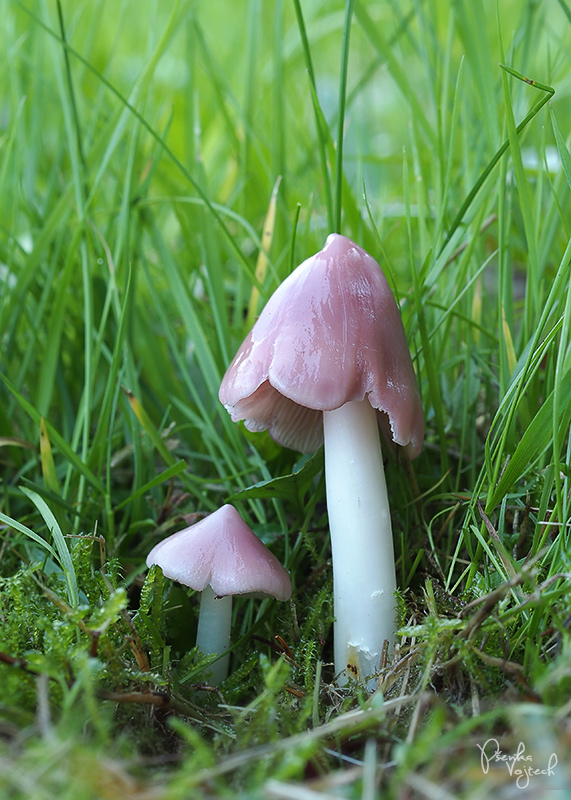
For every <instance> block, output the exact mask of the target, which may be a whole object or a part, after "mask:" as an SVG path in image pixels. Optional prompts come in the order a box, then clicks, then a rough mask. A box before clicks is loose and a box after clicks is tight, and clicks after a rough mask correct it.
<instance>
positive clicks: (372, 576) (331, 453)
mask: <svg viewBox="0 0 571 800" xmlns="http://www.w3.org/2000/svg"><path fill="white" fill-rule="evenodd" d="M323 428H324V441H325V484H326V491H327V512H328V516H329V528H330V533H331V549H332V557H333V597H334V614H335V625H334V655H335V671H336V673H337V681H338V683H339V684H341V685H343V684H345V683H347V680H348V677H349V675H352V676H353V677H355V678H357V679H358V680H366V679H367V678H368V676H371V675H372V674H373V673H375V672H376V671H377V670H378V669H379V666H380V660H381V653H382V650H383V646H384V642H385V640H388V642H389V646H392V644H393V639H394V628H395V598H394V592H395V589H396V578H395V560H394V550H393V538H392V530H391V517H390V512H389V502H388V497H387V486H386V482H385V473H384V469H383V458H382V453H381V442H380V436H379V429H378V425H377V415H376V411H375V410H374V409H373V408H372V406H371V405H370V403H369V402H368V401H367V400H364V401H362V402H359V401H352V402H349V403H346V404H345V405H343V406H341V408H338V409H335V410H333V411H324V412H323ZM375 686H376V679H375V678H369V680H367V688H368V689H369V691H373V690H374V689H375Z"/></svg>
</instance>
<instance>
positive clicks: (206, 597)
mask: <svg viewBox="0 0 571 800" xmlns="http://www.w3.org/2000/svg"><path fill="white" fill-rule="evenodd" d="M231 624H232V595H227V596H226V597H217V596H216V595H215V594H214V591H213V589H212V587H211V586H210V585H208V586H206V587H205V588H204V590H203V592H202V596H201V598H200V614H199V617H198V632H197V634H196V645H197V647H198V649H199V650H200V651H201V652H203V653H207V654H208V655H210V654H212V655H215V654H221V653H225V652H226V651H227V650H228V648H229V647H230V628H231ZM228 662H229V655H225V656H223V657H222V658H219V659H218V661H215V662H214V663H213V664H212V666H210V667H209V669H208V672H207V675H208V680H209V682H210V683H211V684H212V685H213V686H216V685H217V684H219V683H220V681H223V680H224V678H226V677H227V675H228Z"/></svg>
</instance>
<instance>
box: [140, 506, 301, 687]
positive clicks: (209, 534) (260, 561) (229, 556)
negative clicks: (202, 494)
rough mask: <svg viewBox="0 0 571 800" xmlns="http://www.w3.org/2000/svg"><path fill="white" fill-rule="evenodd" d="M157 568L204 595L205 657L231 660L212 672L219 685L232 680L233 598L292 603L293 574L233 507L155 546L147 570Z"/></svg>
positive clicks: (201, 644)
mask: <svg viewBox="0 0 571 800" xmlns="http://www.w3.org/2000/svg"><path fill="white" fill-rule="evenodd" d="M153 564H157V565H158V566H159V567H161V569H162V571H163V573H164V574H165V575H166V577H167V578H170V579H171V580H173V581H178V582H179V583H182V584H184V585H185V586H190V587H191V588H192V589H195V590H196V591H197V592H202V595H201V598H200V613H199V617H198V633H197V637H196V644H197V646H198V648H199V650H201V651H202V652H203V653H207V654H213V655H214V654H218V655H222V654H225V655H223V656H222V658H219V659H217V660H216V661H215V662H214V663H213V664H212V665H211V667H210V670H209V680H210V682H211V683H212V684H213V685H216V684H218V683H220V681H222V680H224V678H225V677H226V676H227V674H228V658H229V656H228V653H227V651H228V649H229V647H230V627H231V620H232V595H235V594H256V595H258V594H261V595H270V596H272V597H275V598H276V599H277V600H289V598H290V597H291V581H290V578H289V575H288V573H287V572H286V570H285V569H284V568H283V567H282V565H281V564H280V562H279V561H278V559H277V558H276V557H275V556H274V555H273V553H271V552H270V551H269V550H268V548H267V547H266V546H265V545H264V544H263V543H262V542H261V541H260V539H258V537H257V536H256V534H255V533H254V532H253V531H252V530H250V528H249V527H248V526H247V525H246V523H245V522H244V520H243V519H242V517H241V516H240V514H239V513H238V512H237V511H236V509H235V508H234V507H233V506H230V505H224V506H222V507H221V508H219V509H218V510H217V511H215V512H214V513H213V514H210V515H209V516H208V517H205V518H204V519H202V520H200V522H197V523H196V524H195V525H191V526H190V527H189V528H185V529H184V530H182V531H178V533H174V534H173V535H172V536H168V537H167V538H166V539H163V541H162V542H159V543H158V544H157V545H155V547H153V549H152V550H151V552H150V553H149V555H148V556H147V566H148V567H151V566H152V565H153Z"/></svg>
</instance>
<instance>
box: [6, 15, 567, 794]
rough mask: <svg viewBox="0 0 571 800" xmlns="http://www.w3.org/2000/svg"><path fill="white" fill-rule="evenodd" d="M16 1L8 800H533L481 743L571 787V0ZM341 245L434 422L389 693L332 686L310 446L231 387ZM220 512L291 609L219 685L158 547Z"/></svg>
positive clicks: (402, 519) (409, 537) (397, 482)
mask: <svg viewBox="0 0 571 800" xmlns="http://www.w3.org/2000/svg"><path fill="white" fill-rule="evenodd" d="M0 9H1V12H2V13H1V15H0V20H1V22H0V31H1V33H0V41H1V42H2V45H3V47H2V51H3V53H4V58H3V59H2V61H1V63H0V75H1V81H0V87H1V88H0V337H1V338H0V341H1V347H0V379H1V380H0V476H1V481H2V494H1V499H0V588H1V595H0V633H1V637H0V638H1V644H0V677H1V685H2V693H1V696H0V794H1V795H2V796H3V797H7V798H8V797H9V798H34V800H35V798H38V800H41V799H42V798H46V800H47V798H52V797H61V798H70V799H71V798H73V799H74V800H77V799H78V798H79V799H80V800H81V799H82V798H86V799H87V798H101V797H105V798H107V797H109V798H113V797H125V796H129V797H134V798H135V797H136V798H141V799H143V798H145V799H146V798H152V799H153V800H155V798H157V800H159V799H160V800H163V798H164V800H171V799H172V800H174V799H175V798H179V797H180V798H186V797H189V796H191V795H192V797H207V796H208V797H211V796H220V797H244V798H258V797H259V798H291V800H295V798H302V799H303V800H306V799H307V800H310V798H313V800H317V798H319V797H322V798H324V800H325V799H326V798H330V797H333V796H335V797H347V798H362V799H363V800H373V798H376V797H379V798H380V797H383V798H384V797H390V798H401V797H402V798H404V797H419V798H421V797H437V796H438V797H447V796H450V797H474V798H476V797H482V796H496V795H497V796H500V795H499V793H500V792H501V791H504V792H509V791H510V787H511V789H513V791H518V790H517V788H516V789H514V785H515V778H514V776H510V774H509V771H508V769H507V767H506V765H505V763H502V762H491V763H490V764H489V771H488V772H487V774H484V772H483V770H482V766H481V761H482V759H481V752H480V749H479V745H480V746H484V744H485V742H486V741H487V740H489V739H491V738H496V739H498V741H499V742H500V743H501V748H502V750H503V752H504V753H505V754H508V755H513V754H514V753H516V752H517V749H518V745H519V743H520V742H523V743H524V744H525V747H526V753H527V754H529V755H531V757H532V759H533V762H532V766H533V767H535V768H537V769H543V768H545V767H546V766H547V763H548V760H549V757H550V755H551V754H552V753H555V754H556V755H557V758H558V764H557V766H556V768H555V770H554V775H553V776H550V777H544V778H542V777H541V776H532V777H531V778H530V787H531V789H533V790H535V791H536V792H537V793H538V794H537V795H533V796H542V792H544V791H545V789H555V788H560V789H561V788H566V789H567V790H568V791H569V783H570V782H571V775H570V774H569V767H568V764H569V763H571V746H570V744H569V743H570V741H571V738H570V737H571V679H570V674H571V673H570V670H571V638H570V633H569V629H570V622H569V620H570V615H571V600H570V597H571V594H570V592H569V586H570V583H569V582H570V579H571V543H570V533H569V531H570V525H571V507H570V506H571V499H570V498H571V491H570V489H571V486H570V480H571V467H570V463H571V439H570V437H569V426H570V423H571V403H570V402H569V398H570V396H571V331H570V324H571V322H570V312H571V288H570V287H571V267H570V264H571V224H570V222H569V220H570V211H571V196H570V189H571V155H570V152H569V148H570V137H569V131H570V129H571V112H570V110H569V102H568V100H569V92H570V86H571V63H570V61H569V56H568V54H569V52H570V46H571V11H570V9H569V7H568V5H567V3H566V2H564V0H559V1H557V0H544V2H542V3H535V2H516V0H502V2H500V3H498V8H497V9H496V5H495V4H494V3H488V2H483V0H470V2H468V0H458V2H455V3H445V2H443V0H424V2H423V1H422V0H418V1H417V0H411V1H410V2H406V3H404V4H399V3H393V2H387V3H372V2H368V1H367V0H355V2H354V3H353V2H348V3H347V4H346V5H344V4H343V3H340V2H334V3H327V4H324V3H317V2H313V1H309V0H308V1H307V2H298V0H294V2H293V3H286V2H284V1H283V0H276V2H275V3H263V2H261V1H260V0H248V2H244V3H242V4H236V3H229V2H227V0H215V2H208V3H207V2H191V1H190V0H178V2H174V3H166V4H165V3H163V4H161V3H158V2H155V0H139V2H137V3H135V2H133V0H119V2H116V3H110V2H100V3H93V2H92V3H88V2H82V3H71V2H68V1H67V0H60V1H59V2H54V3H48V2H46V0H40V1H39V2H37V3H34V2H28V3H25V2H23V3H21V4H20V3H19V2H17V1H16V0H3V2H2V3H0ZM349 34H350V35H349ZM500 65H504V66H503V67H502V66H500ZM524 79H526V80H524ZM526 81H527V82H526ZM341 138H342V140H341ZM280 177H281V181H280V182H279V185H278V188H277V190H276V191H275V192H274V190H275V187H276V184H277V181H278V179H279V178H280ZM273 193H274V194H273ZM272 198H273V199H272ZM272 204H275V207H274V206H273V205H272ZM270 209H272V212H271V213H272V214H273V213H275V219H274V221H273V223H270V224H271V225H272V227H273V233H272V236H271V239H270V237H268V235H267V234H266V235H264V230H265V228H267V224H266V225H265V220H266V218H268V220H271V215H270V216H268V217H267V215H268V211H269V210H270ZM333 229H337V230H339V231H340V232H342V233H344V234H346V235H347V236H350V237H351V238H353V239H355V240H356V241H358V242H359V243H360V244H362V245H363V246H364V247H365V248H366V249H367V250H369V251H370V252H371V253H372V254H373V255H374V256H375V257H376V258H377V259H378V261H379V263H380V264H381V266H382V267H383V269H384V270H385V272H386V274H387V277H388V279H389V282H390V284H391V286H392V288H393V289H394V292H395V295H396V296H397V298H398V299H399V303H400V306H401V309H402V315H403V320H404V323H405V327H406V331H407V336H408V340H409V343H410V346H411V352H412V354H413V358H414V363H415V367H416V370H417V373H418V376H419V383H420V387H421V393H422V398H423V406H424V411H425V417H426V424H427V436H426V442H425V447H424V450H423V453H422V454H421V456H420V457H419V458H418V459H417V460H416V461H415V462H413V464H412V465H409V464H406V463H404V460H403V459H402V458H400V457H397V458H394V457H392V456H391V455H390V454H389V455H388V464H387V479H388V484H389V495H390V497H391V502H392V509H393V528H394V533H395V550H396V557H397V575H398V583H399V590H400V601H399V602H400V607H401V612H402V615H401V629H400V636H399V646H398V648H397V652H396V653H395V656H394V658H393V660H392V661H390V662H389V663H388V664H387V665H386V666H385V667H383V670H382V673H381V676H380V681H379V691H378V692H377V693H376V694H375V695H373V696H372V697H371V698H369V697H367V696H366V695H364V694H363V693H362V692H361V691H360V690H359V688H358V687H353V688H351V689H349V690H343V691H341V690H340V689H338V688H337V687H336V686H335V685H334V684H333V678H334V675H333V668H332V664H331V659H332V648H331V622H332V601H331V577H330V568H329V563H328V559H329V543H328V537H327V519H326V514H325V507H324V496H325V495H324V486H323V479H322V464H321V458H320V455H319V454H318V455H317V456H316V457H315V458H313V459H312V460H310V461H305V460H303V459H301V458H300V456H299V455H298V454H296V453H293V452H291V451H284V450H282V449H281V448H280V447H278V446H277V445H276V444H275V443H273V442H272V440H271V439H270V438H269V437H268V436H267V435H266V434H249V433H248V432H247V431H245V430H244V428H243V427H242V426H240V425H235V424H234V423H232V422H231V420H230V418H229V416H228V414H227V413H226V412H225V411H224V409H223V408H222V407H221V406H220V404H219V402H218V400H217V392H218V387H219V384H220V380H221V377H222V375H223V374H224V371H225V369H226V367H227V365H228V363H229V361H230V359H231V358H232V356H233V354H234V353H235V351H236V349H237V348H238V346H239V344H240V343H241V341H242V339H243V337H244V336H245V334H246V333H247V330H248V322H247V320H248V319H250V320H251V319H252V318H253V316H254V315H255V314H256V313H258V312H259V310H260V309H261V307H262V305H263V302H264V301H265V300H267V298H268V297H269V296H270V295H271V293H272V292H273V291H274V289H275V288H276V287H277V286H278V285H279V283H280V282H281V280H283V278H284V277H285V276H286V275H287V274H288V273H289V272H290V270H291V268H292V266H294V265H296V264H297V263H299V262H300V261H302V260H303V259H305V258H306V257H307V256H309V255H311V254H312V253H314V252H316V251H317V250H319V249H320V248H321V247H322V245H323V242H324V240H325V238H326V236H327V234H328V233H329V232H330V231H331V230H333ZM260 253H261V254H262V257H261V258H260ZM253 289H256V290H257V292H258V293H259V295H258V294H257V293H256V292H253ZM229 499H230V500H231V502H233V503H234V504H235V505H236V506H237V508H238V509H239V511H240V512H241V513H242V514H243V515H244V516H245V518H246V519H247V520H248V522H249V523H250V524H251V525H252V527H253V528H254V530H255V531H256V532H257V533H258V535H260V537H261V538H262V539H263V541H264V542H266V544H268V545H269V546H270V547H271V549H272V550H273V551H274V552H275V553H276V555H277V556H278V557H279V558H280V560H281V561H282V562H283V563H284V564H285V565H286V567H287V568H288V569H289V570H290V572H291V576H292V582H293V586H294V594H293V599H292V604H291V605H288V604H278V603H273V602H272V603H270V602H269V601H264V602H261V603H260V601H254V600H246V599H244V600H238V601H236V602H235V606H234V608H235V610H234V628H233V637H234V638H233V649H232V662H231V666H232V669H231V674H230V676H229V678H228V680H227V681H226V682H225V683H224V684H223V685H222V686H221V687H220V690H219V691H215V692H213V691H208V690H207V689H206V688H205V687H204V686H203V684H202V683H201V680H202V679H201V673H202V670H203V668H204V665H205V662H204V659H203V658H202V657H201V656H200V655H199V654H198V653H197V652H196V650H195V649H194V648H193V644H194V637H195V631H196V624H197V611H198V605H197V600H196V596H195V595H193V593H192V592H185V591H183V590H182V589H181V588H180V587H177V586H174V585H172V584H170V582H169V581H166V580H164V579H162V577H161V576H160V574H157V573H156V572H155V571H154V570H151V571H150V572H149V573H148V574H147V572H146V569H145V557H146V554H147V553H148V552H149V550H150V548H151V547H152V546H153V545H154V544H155V543H156V542H157V541H159V540H160V539H161V538H162V537H164V536H166V535H168V534H169V533H171V532H173V531H175V530H177V529H179V528H181V527H184V526H185V525H187V524H190V523H191V522H192V521H193V520H194V519H196V517H195V515H196V514H203V513H206V512H209V511H212V510H214V509H216V508H217V507H218V506H219V505H221V504H222V503H223V502H226V501H228V500H229ZM276 637H281V639H278V638H276ZM281 641H283V642H284V643H285V646H286V649H284V647H283V645H282V644H281V643H280V642H281ZM522 763H523V762H522ZM526 765H527V766H529V763H527V762H526ZM520 766H521V763H520ZM438 792H440V794H438ZM444 792H447V793H448V794H447V795H446V794H444ZM502 796H503V795H502ZM505 796H508V794H506V795H505ZM509 796H511V795H509ZM530 796H532V795H530Z"/></svg>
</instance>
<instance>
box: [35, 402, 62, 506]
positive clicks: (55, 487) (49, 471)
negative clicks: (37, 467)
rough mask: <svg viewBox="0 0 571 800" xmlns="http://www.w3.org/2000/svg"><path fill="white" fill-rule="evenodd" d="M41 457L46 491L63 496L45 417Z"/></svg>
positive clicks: (42, 424) (41, 426)
mask: <svg viewBox="0 0 571 800" xmlns="http://www.w3.org/2000/svg"><path fill="white" fill-rule="evenodd" d="M40 455H41V458H42V475H43V476H44V484H45V486H46V489H49V490H50V491H51V492H54V493H55V494H61V493H60V490H59V484H58V480H57V475H56V467H55V464H54V457H53V454H52V445H51V442H50V437H49V434H48V429H47V428H46V423H45V420H44V418H43V417H42V418H41V420H40Z"/></svg>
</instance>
